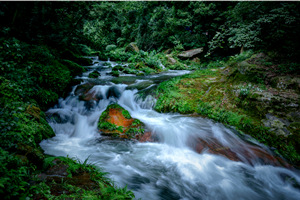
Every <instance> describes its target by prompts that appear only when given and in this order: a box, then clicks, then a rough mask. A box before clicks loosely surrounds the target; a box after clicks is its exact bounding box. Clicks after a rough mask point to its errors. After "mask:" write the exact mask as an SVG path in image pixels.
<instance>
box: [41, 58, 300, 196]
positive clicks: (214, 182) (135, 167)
mask: <svg viewBox="0 0 300 200" xmlns="http://www.w3.org/2000/svg"><path fill="white" fill-rule="evenodd" d="M99 63H100V65H99V66H100V68H99V66H98V68H97V69H98V70H100V72H101V73H103V71H101V70H102V69H101V62H99ZM93 69H94V68H93ZM104 70H105V69H104ZM185 73H187V72H179V73H178V75H179V74H185ZM168 75H169V76H174V75H176V71H171V72H168V73H164V74H163V75H161V76H168ZM84 76H85V75H84ZM106 76H107V79H108V80H111V79H112V77H110V76H108V75H106ZM155 77H159V75H155ZM155 77H149V79H151V78H155ZM84 81H89V79H88V78H84ZM137 82H138V81H133V83H132V84H135V83H137ZM126 87H127V85H125V84H113V83H111V82H108V83H107V84H104V85H103V84H102V85H95V86H94V87H93V88H92V89H91V90H90V92H92V93H93V94H94V95H97V96H98V97H99V98H100V100H98V101H93V102H92V103H91V104H89V106H88V107H87V105H86V102H84V101H80V100H79V98H78V96H74V95H70V96H69V97H67V98H66V99H61V100H60V102H59V104H58V105H57V106H56V107H54V108H52V109H50V110H49V111H48V113H47V114H48V115H49V116H52V118H51V117H50V118H49V123H50V125H51V127H52V128H53V130H54V131H55V133H56V136H55V137H54V138H51V139H48V140H44V141H42V143H41V147H42V148H43V149H44V150H45V152H46V153H47V154H50V155H55V156H69V157H75V158H78V159H79V160H81V161H84V160H85V159H86V158H88V161H89V163H92V164H94V165H96V166H99V167H101V168H103V169H104V170H105V171H107V172H109V173H110V177H111V178H112V179H113V180H115V182H116V184H117V185H118V186H121V187H123V186H125V185H127V186H128V188H129V189H131V190H133V192H134V193H135V195H136V198H141V199H145V200H151V199H153V200H159V199H170V200H171V199H172V200H173V199H182V200H187V199H197V200H198V199H222V200H223V199H230V200H232V199H238V200H239V199H249V200H253V199H272V200H273V199H278V200H279V199H289V200H290V199H291V200H296V199H299V198H300V185H299V183H300V176H299V172H298V171H296V170H290V169H286V168H282V167H275V166H271V165H266V164H264V163H262V162H260V161H259V160H257V161H255V163H254V164H253V163H252V165H249V164H247V162H238V161H232V160H229V159H228V158H226V157H224V156H221V155H214V154H211V153H209V152H208V151H203V152H201V154H199V153H197V152H195V150H193V148H192V147H191V145H189V144H190V143H193V141H194V140H195V139H196V138H201V139H203V140H207V141H209V140H216V141H218V142H219V143H220V144H222V145H223V146H224V147H226V148H230V149H231V150H232V151H233V152H235V153H237V155H239V156H240V157H241V160H243V159H242V156H243V155H242V154H239V150H240V149H241V148H247V146H248V144H247V143H246V142H244V141H243V140H242V139H240V138H239V137H238V136H236V134H235V132H234V131H233V130H231V129H228V128H226V127H224V126H223V125H222V124H219V123H214V122H212V121H211V120H208V119H203V118H199V117H197V118H196V117H188V116H183V115H180V114H162V113H157V112H156V111H154V110H153V109H152V107H153V105H154V103H155V100H154V99H153V98H152V97H151V96H148V97H146V98H145V99H144V100H142V99H139V98H137V95H136V93H137V92H138V90H127V89H126ZM112 102H117V103H119V104H120V105H121V106H123V107H124V108H126V109H127V110H128V111H129V112H130V114H131V115H132V116H133V117H134V118H137V119H139V120H141V121H142V122H144V123H145V125H146V129H147V130H148V131H151V132H152V134H153V135H155V137H156V139H157V140H158V142H156V143H152V142H147V143H138V142H133V141H124V140H122V141H121V140H102V136H101V135H100V134H99V132H98V131H97V121H98V119H99V117H100V115H101V113H102V112H103V111H104V110H105V108H106V106H107V105H109V104H110V103H112Z"/></svg>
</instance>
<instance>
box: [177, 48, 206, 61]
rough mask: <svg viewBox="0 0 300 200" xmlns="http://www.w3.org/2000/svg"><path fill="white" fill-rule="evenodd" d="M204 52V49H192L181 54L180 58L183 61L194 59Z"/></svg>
mask: <svg viewBox="0 0 300 200" xmlns="http://www.w3.org/2000/svg"><path fill="white" fill-rule="evenodd" d="M202 52H203V48H198V49H191V50H188V51H183V52H181V53H180V54H179V55H178V57H179V58H182V59H188V58H193V57H195V56H197V55H199V54H200V53H202Z"/></svg>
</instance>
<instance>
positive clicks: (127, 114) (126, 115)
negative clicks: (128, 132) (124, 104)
mask: <svg viewBox="0 0 300 200" xmlns="http://www.w3.org/2000/svg"><path fill="white" fill-rule="evenodd" d="M122 115H123V116H124V117H125V118H126V119H131V115H130V113H129V112H128V111H127V110H123V111H122Z"/></svg>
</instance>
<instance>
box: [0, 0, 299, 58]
mask: <svg viewBox="0 0 300 200" xmlns="http://www.w3.org/2000/svg"><path fill="white" fill-rule="evenodd" d="M0 6H1V7H0V17H1V24H2V25H1V35H2V36H5V35H6V36H8V35H9V36H14V37H17V38H19V39H21V40H25V41H30V42H34V43H45V44H48V45H51V46H56V47H58V46H69V44H71V43H72V44H86V45H88V46H90V47H91V48H94V49H97V50H99V51H103V50H105V48H106V47H107V46H108V45H116V46H117V47H119V48H121V47H124V46H126V45H127V44H129V43H130V42H136V43H137V45H138V46H139V48H140V49H142V50H144V51H151V50H158V51H161V50H164V49H168V48H176V49H179V50H183V49H186V50H187V49H191V48H198V47H204V48H205V52H206V53H207V54H206V55H207V56H208V55H210V56H211V55H218V56H226V55H232V54H234V53H237V52H239V51H240V50H241V48H245V49H254V50H257V49H259V50H267V51H274V52H276V53H279V54H280V55H283V56H285V57H287V58H296V57H297V55H299V43H300V42H299V35H300V33H299V32H300V30H299V15H300V14H299V13H300V12H299V11H300V10H299V2H202V1H201V2H148V1H146V2H129V1H126V2H1V5H0Z"/></svg>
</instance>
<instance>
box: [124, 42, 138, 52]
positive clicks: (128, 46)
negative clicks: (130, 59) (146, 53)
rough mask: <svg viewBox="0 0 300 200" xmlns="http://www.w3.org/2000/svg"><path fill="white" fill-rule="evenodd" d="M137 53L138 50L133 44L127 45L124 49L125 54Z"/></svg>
mask: <svg viewBox="0 0 300 200" xmlns="http://www.w3.org/2000/svg"><path fill="white" fill-rule="evenodd" d="M128 51H129V52H137V53H138V52H139V51H140V50H139V48H138V46H137V44H136V43H135V42H131V43H130V44H129V45H127V46H126V47H125V52H128Z"/></svg>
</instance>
